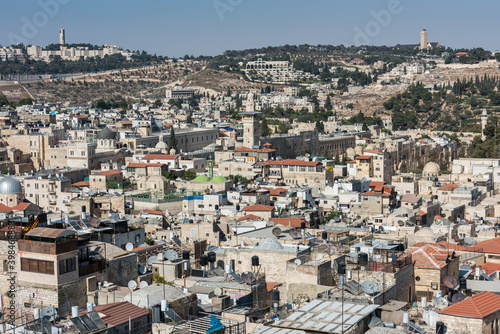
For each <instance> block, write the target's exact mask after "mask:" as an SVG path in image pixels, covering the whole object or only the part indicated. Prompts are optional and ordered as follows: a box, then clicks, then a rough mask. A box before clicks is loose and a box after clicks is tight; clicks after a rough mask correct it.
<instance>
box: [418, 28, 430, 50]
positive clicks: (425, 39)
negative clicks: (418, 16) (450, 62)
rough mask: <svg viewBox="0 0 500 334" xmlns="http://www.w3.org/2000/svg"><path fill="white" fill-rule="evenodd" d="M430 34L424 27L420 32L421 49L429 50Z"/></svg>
mask: <svg viewBox="0 0 500 334" xmlns="http://www.w3.org/2000/svg"><path fill="white" fill-rule="evenodd" d="M428 44H429V43H428V34H427V30H425V29H423V30H422V31H421V32H420V50H427V46H428Z"/></svg>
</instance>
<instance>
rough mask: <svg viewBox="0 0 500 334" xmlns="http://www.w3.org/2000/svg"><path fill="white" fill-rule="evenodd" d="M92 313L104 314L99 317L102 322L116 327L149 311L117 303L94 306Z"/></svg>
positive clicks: (129, 304) (126, 303) (132, 305)
mask: <svg viewBox="0 0 500 334" xmlns="http://www.w3.org/2000/svg"><path fill="white" fill-rule="evenodd" d="M94 311H96V312H98V313H101V314H104V316H103V317H101V319H102V321H103V322H104V323H105V324H107V325H111V326H118V325H121V324H124V323H128V321H129V318H130V320H134V319H137V318H140V317H143V316H146V315H148V314H149V311H148V310H146V309H143V308H140V307H138V306H136V305H134V304H132V303H129V302H119V303H112V304H105V305H96V306H94ZM86 313H87V311H86V310H85V311H83V312H81V313H80V314H86Z"/></svg>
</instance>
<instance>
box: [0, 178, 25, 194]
mask: <svg viewBox="0 0 500 334" xmlns="http://www.w3.org/2000/svg"><path fill="white" fill-rule="evenodd" d="M22 193H23V187H22V186H21V182H19V181H18V180H16V179H15V178H13V177H12V176H10V175H8V176H5V177H3V178H2V179H1V180H0V194H22Z"/></svg>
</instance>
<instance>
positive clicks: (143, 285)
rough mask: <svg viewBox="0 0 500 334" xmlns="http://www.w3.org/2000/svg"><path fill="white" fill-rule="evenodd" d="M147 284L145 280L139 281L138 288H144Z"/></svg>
mask: <svg viewBox="0 0 500 334" xmlns="http://www.w3.org/2000/svg"><path fill="white" fill-rule="evenodd" d="M148 285H149V284H148V282H146V281H141V282H140V283H139V289H142V288H145V287H147V286H148Z"/></svg>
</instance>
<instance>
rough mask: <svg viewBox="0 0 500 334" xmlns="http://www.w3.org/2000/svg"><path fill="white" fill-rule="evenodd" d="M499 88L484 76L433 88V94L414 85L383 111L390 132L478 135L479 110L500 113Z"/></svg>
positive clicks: (418, 84) (387, 103)
mask: <svg viewBox="0 0 500 334" xmlns="http://www.w3.org/2000/svg"><path fill="white" fill-rule="evenodd" d="M499 87H500V81H499V79H498V78H497V77H488V76H484V77H481V78H479V77H476V78H475V79H469V80H464V81H460V80H458V81H457V82H455V83H454V84H453V86H451V85H447V86H445V87H437V86H434V92H431V91H429V90H427V89H425V88H424V86H423V85H422V84H421V83H417V84H414V85H411V86H410V87H408V89H407V91H406V92H404V93H402V94H398V95H396V96H394V97H392V98H390V99H389V100H387V101H386V102H385V103H384V107H385V109H386V110H390V111H391V112H392V124H393V129H394V130H406V129H417V128H421V129H431V130H437V131H457V132H458V131H466V132H480V131H481V125H480V118H479V115H480V114H481V112H482V110H483V109H484V108H487V109H488V112H489V113H490V114H495V113H496V112H498V111H500V93H499V92H498V88H499Z"/></svg>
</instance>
